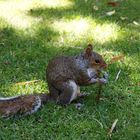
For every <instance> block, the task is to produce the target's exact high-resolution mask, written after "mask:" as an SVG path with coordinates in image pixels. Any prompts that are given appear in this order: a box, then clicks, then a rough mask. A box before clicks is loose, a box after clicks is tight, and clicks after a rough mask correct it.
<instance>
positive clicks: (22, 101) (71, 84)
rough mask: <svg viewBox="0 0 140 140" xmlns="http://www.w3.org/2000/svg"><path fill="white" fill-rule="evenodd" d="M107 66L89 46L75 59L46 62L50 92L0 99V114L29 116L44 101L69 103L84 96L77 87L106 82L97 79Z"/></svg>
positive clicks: (5, 115)
mask: <svg viewBox="0 0 140 140" xmlns="http://www.w3.org/2000/svg"><path fill="white" fill-rule="evenodd" d="M106 66H107V65H106V63H105V61H104V60H103V58H102V56H101V55H99V54H98V53H96V52H93V51H92V45H91V44H89V45H88V47H87V48H86V50H85V51H84V52H83V53H81V54H79V55H77V56H60V57H56V58H54V59H53V60H51V61H50V62H49V64H48V67H47V70H46V79H47V82H48V87H49V92H50V93H49V94H31V95H22V96H18V97H11V98H0V115H1V116H2V117H10V116H14V115H16V114H20V115H23V114H25V115H26V114H31V113H34V112H36V111H37V110H38V109H39V108H40V107H41V105H42V104H43V103H46V102H47V101H54V102H55V103H57V104H61V105H66V104H69V103H71V102H72V101H73V100H75V99H76V98H77V97H80V96H83V95H82V94H81V93H80V88H79V86H86V85H91V84H95V83H103V84H104V83H106V81H107V78H105V77H100V76H99V75H100V72H101V71H102V69H104V68H105V67H106Z"/></svg>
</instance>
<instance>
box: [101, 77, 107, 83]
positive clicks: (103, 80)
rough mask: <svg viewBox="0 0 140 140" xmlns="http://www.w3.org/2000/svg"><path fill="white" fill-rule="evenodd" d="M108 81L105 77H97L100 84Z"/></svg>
mask: <svg viewBox="0 0 140 140" xmlns="http://www.w3.org/2000/svg"><path fill="white" fill-rule="evenodd" d="M107 82H108V81H107V79H105V78H100V79H99V83H101V84H106V83H107Z"/></svg>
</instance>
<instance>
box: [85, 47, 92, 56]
mask: <svg viewBox="0 0 140 140" xmlns="http://www.w3.org/2000/svg"><path fill="white" fill-rule="evenodd" d="M92 50H93V47H92V45H91V44H88V47H87V48H86V50H85V56H86V57H89V56H91V55H92Z"/></svg>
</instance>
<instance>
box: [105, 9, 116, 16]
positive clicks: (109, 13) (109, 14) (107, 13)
mask: <svg viewBox="0 0 140 140" xmlns="http://www.w3.org/2000/svg"><path fill="white" fill-rule="evenodd" d="M115 13H116V11H115V10H113V11H109V12H106V15H107V16H112V15H114V14H115Z"/></svg>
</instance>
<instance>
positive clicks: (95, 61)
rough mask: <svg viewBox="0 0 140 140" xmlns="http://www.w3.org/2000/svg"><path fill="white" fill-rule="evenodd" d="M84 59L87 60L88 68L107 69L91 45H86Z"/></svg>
mask: <svg viewBox="0 0 140 140" xmlns="http://www.w3.org/2000/svg"><path fill="white" fill-rule="evenodd" d="M84 58H85V59H87V60H88V62H89V63H88V66H89V68H94V69H96V70H102V69H105V68H106V67H107V64H106V63H105V61H104V59H103V58H102V56H101V55H100V54H98V53H96V52H94V51H93V47H92V45H91V44H88V46H87V48H86V49H85V52H84Z"/></svg>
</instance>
